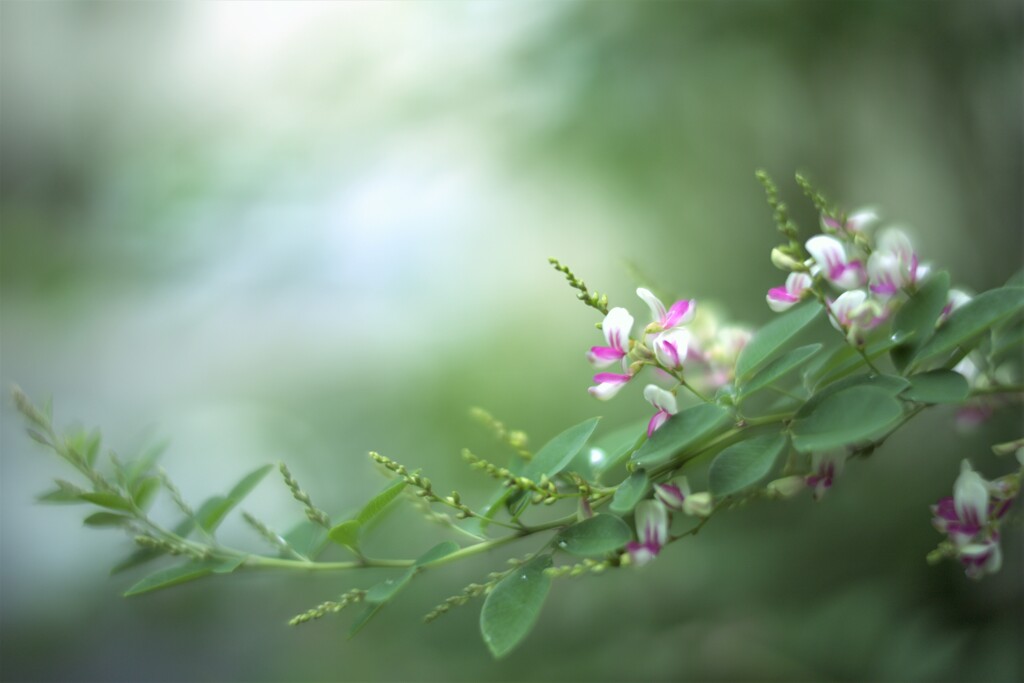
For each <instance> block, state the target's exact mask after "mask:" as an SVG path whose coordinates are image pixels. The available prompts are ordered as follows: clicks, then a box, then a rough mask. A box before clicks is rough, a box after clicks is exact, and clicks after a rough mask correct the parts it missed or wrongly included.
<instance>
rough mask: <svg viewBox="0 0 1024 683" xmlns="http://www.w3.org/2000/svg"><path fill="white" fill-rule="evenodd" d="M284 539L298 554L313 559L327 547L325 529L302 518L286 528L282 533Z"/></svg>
mask: <svg viewBox="0 0 1024 683" xmlns="http://www.w3.org/2000/svg"><path fill="white" fill-rule="evenodd" d="M284 541H285V543H287V544H288V545H290V546H291V547H292V548H294V549H295V551H296V552H298V553H299V554H301V555H303V556H305V557H308V558H309V559H311V560H315V559H316V558H317V557H319V555H320V553H322V552H323V551H324V548H326V547H327V543H328V539H327V529H325V528H323V527H322V526H320V525H319V524H317V523H316V522H312V521H310V520H308V519H304V520H302V521H301V522H299V523H298V524H296V525H295V526H294V527H292V528H291V529H289V530H288V532H287V533H286V534H285V535H284ZM285 554H286V553H285Z"/></svg>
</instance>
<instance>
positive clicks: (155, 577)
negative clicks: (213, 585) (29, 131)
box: [124, 560, 221, 598]
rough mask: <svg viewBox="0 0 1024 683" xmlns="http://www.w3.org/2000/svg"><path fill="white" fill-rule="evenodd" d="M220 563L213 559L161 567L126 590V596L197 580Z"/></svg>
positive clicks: (209, 572)
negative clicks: (165, 567)
mask: <svg viewBox="0 0 1024 683" xmlns="http://www.w3.org/2000/svg"><path fill="white" fill-rule="evenodd" d="M220 564H221V562H219V561H213V560H211V561H209V562H189V563H188V564H180V565H177V566H175V567H168V568H167V569H161V570H160V571H158V572H155V573H153V574H150V575H149V576H147V577H146V578H144V579H142V580H141V581H139V582H138V583H136V584H135V585H134V586H132V587H131V588H129V589H128V590H127V591H125V593H124V596H125V597H126V598H127V597H131V596H133V595H141V594H142V593H149V592H151V591H155V590H159V589H161V588H169V587H171V586H177V585H178V584H179V583H185V582H186V581H195V580H196V579H201V578H203V577H204V576H207V575H208V574H211V573H212V572H213V570H214V569H216V568H217V567H218V566H220Z"/></svg>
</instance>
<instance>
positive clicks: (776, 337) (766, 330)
mask: <svg viewBox="0 0 1024 683" xmlns="http://www.w3.org/2000/svg"><path fill="white" fill-rule="evenodd" d="M820 312H821V304H819V303H818V302H817V301H809V302H807V303H806V304H803V305H801V306H797V307H795V308H793V309H791V310H789V311H786V312H785V313H783V314H782V315H780V316H779V317H777V318H775V320H773V321H771V322H770V323H768V324H767V325H765V326H764V327H762V328H761V329H760V330H759V331H758V332H757V334H755V335H754V336H753V338H752V339H751V340H750V341H749V342H747V345H746V346H744V347H743V350H742V351H741V352H740V356H739V358H738V359H736V377H737V379H738V380H740V381H743V380H745V379H747V377H748V376H749V375H750V374H751V373H752V372H754V370H757V369H758V368H759V367H760V366H761V365H762V364H764V363H765V361H767V360H768V358H769V357H771V355H772V354H773V353H775V352H776V351H777V350H779V349H780V348H781V347H782V345H783V344H785V343H786V342H788V341H789V340H790V339H792V338H793V336H794V335H795V334H796V333H797V332H799V331H800V330H802V329H804V328H805V327H807V325H808V324H810V322H811V321H812V320H814V319H815V318H816V317H817V316H818V314H819V313H820Z"/></svg>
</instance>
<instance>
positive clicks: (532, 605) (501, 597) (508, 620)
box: [480, 555, 551, 658]
mask: <svg viewBox="0 0 1024 683" xmlns="http://www.w3.org/2000/svg"><path fill="white" fill-rule="evenodd" d="M550 566H551V556H550V555H543V556H541V557H537V558H534V559H533V560H531V561H529V562H527V563H526V564H524V565H522V566H521V567H518V568H516V569H514V570H512V572H511V573H510V574H509V575H508V576H506V577H505V578H504V579H502V580H501V581H499V582H498V585H496V586H495V587H494V588H493V590H491V592H490V593H488V594H487V599H486V600H485V601H484V606H483V609H482V610H480V633H481V635H483V638H484V643H486V644H487V649H489V650H490V651H491V654H492V655H494V657H496V658H497V657H503V656H505V655H506V654H508V653H509V652H510V651H511V650H512V648H514V647H515V646H516V645H518V644H519V642H520V641H521V640H522V639H523V638H525V637H526V635H527V634H528V633H529V632H530V630H531V629H532V628H533V625H534V624H535V623H536V622H537V617H538V616H540V610H541V607H543V605H544V599H545V598H546V597H547V595H548V590H550V588H551V578H550V577H548V575H547V574H545V573H544V570H545V569H547V568H548V567H550Z"/></svg>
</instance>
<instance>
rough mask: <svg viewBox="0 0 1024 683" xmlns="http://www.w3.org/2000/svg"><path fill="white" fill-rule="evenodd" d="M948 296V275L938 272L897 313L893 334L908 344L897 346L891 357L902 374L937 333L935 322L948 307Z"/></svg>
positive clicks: (893, 324)
mask: <svg viewBox="0 0 1024 683" xmlns="http://www.w3.org/2000/svg"><path fill="white" fill-rule="evenodd" d="M948 294H949V273H936V274H935V275H933V276H932V277H930V278H928V281H927V282H925V283H924V284H923V285H922V286H921V288H920V289H918V290H917V291H916V292H914V294H913V295H912V296H911V297H910V298H909V299H908V300H907V301H906V303H904V304H903V306H902V307H901V308H900V310H899V311H898V312H897V313H896V317H895V318H894V319H893V323H892V331H893V333H894V334H901V335H903V336H904V337H905V341H904V342H903V343H901V344H899V345H898V346H896V347H894V348H893V350H892V351H891V352H890V354H889V355H890V357H891V358H892V362H893V365H895V366H896V369H897V370H899V371H900V372H902V371H903V370H904V369H905V368H906V367H907V364H908V363H909V362H910V359H911V358H913V356H914V354H915V353H917V350H918V349H920V348H921V346H923V345H924V344H925V342H927V341H928V340H929V339H930V338H931V336H932V335H933V334H934V333H935V323H936V321H937V320H938V319H939V316H940V315H942V309H944V308H945V307H946V301H947V297H948Z"/></svg>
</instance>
